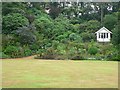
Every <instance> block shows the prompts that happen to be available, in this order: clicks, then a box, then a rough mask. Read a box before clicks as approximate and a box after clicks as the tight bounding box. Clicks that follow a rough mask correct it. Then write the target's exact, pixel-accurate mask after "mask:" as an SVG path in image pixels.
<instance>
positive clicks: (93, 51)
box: [88, 46, 98, 55]
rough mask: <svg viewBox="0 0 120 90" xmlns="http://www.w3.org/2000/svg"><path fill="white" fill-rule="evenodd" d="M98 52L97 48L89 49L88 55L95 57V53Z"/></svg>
mask: <svg viewBox="0 0 120 90" xmlns="http://www.w3.org/2000/svg"><path fill="white" fill-rule="evenodd" d="M97 52H98V49H97V47H93V46H92V47H90V48H89V50H88V53H89V54H91V55H95V54H96V53H97Z"/></svg>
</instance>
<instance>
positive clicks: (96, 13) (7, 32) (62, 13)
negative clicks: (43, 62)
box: [2, 2, 120, 60]
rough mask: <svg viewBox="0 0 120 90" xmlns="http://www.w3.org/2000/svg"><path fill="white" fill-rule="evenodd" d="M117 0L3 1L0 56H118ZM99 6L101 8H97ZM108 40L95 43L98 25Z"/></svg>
mask: <svg viewBox="0 0 120 90" xmlns="http://www.w3.org/2000/svg"><path fill="white" fill-rule="evenodd" d="M117 4H118V3H117V2H116V3H102V4H101V3H85V2H79V3H77V2H72V3H71V2H67V3H64V2H60V3H58V2H45V3H42V2H39V3H34V2H31V3H27V2H24V3H22V2H17V3H15V2H14V3H13V2H6V3H3V5H2V9H3V10H2V11H3V13H2V14H3V17H2V19H3V22H2V26H3V28H2V36H3V38H2V58H17V57H24V56H30V55H34V54H37V55H38V56H37V57H35V58H43V59H74V60H83V59H100V60H102V59H105V60H119V59H120V58H119V57H120V56H119V55H118V52H119V50H118V47H119V46H120V43H119V41H120V40H119V39H120V38H119V36H120V35H119V34H120V33H119V29H118V28H119V25H120V24H119V23H120V22H119V21H118V17H120V15H119V12H118V11H119V8H118V7H117V6H116V5H117ZM101 7H102V8H101ZM103 25H104V26H105V27H107V28H108V29H109V30H111V31H112V32H113V40H112V42H111V43H105V44H103V43H98V42H97V41H96V35H95V32H96V31H97V30H99V29H100V28H101V27H102V26H103Z"/></svg>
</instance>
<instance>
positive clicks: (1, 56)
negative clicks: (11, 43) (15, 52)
mask: <svg viewBox="0 0 120 90" xmlns="http://www.w3.org/2000/svg"><path fill="white" fill-rule="evenodd" d="M0 58H1V59H5V58H9V56H8V55H6V54H5V53H4V52H0Z"/></svg>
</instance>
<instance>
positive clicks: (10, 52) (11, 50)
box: [4, 46, 19, 58]
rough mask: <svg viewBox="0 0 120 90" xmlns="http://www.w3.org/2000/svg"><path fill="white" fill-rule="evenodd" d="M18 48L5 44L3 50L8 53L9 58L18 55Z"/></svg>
mask: <svg viewBox="0 0 120 90" xmlns="http://www.w3.org/2000/svg"><path fill="white" fill-rule="evenodd" d="M18 52H19V49H18V47H16V46H7V47H6V49H5V50H4V53H5V54H6V55H9V56H10V57H11V58H15V57H18Z"/></svg>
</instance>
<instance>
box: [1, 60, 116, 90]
mask: <svg viewBox="0 0 120 90" xmlns="http://www.w3.org/2000/svg"><path fill="white" fill-rule="evenodd" d="M2 65H3V74H2V75H3V77H2V78H3V81H2V82H3V83H2V84H3V87H4V88H5V87H7V88H28V87H29V88H117V87H118V62H113V61H70V60H35V59H30V60H20V59H19V60H3V62H2Z"/></svg>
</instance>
